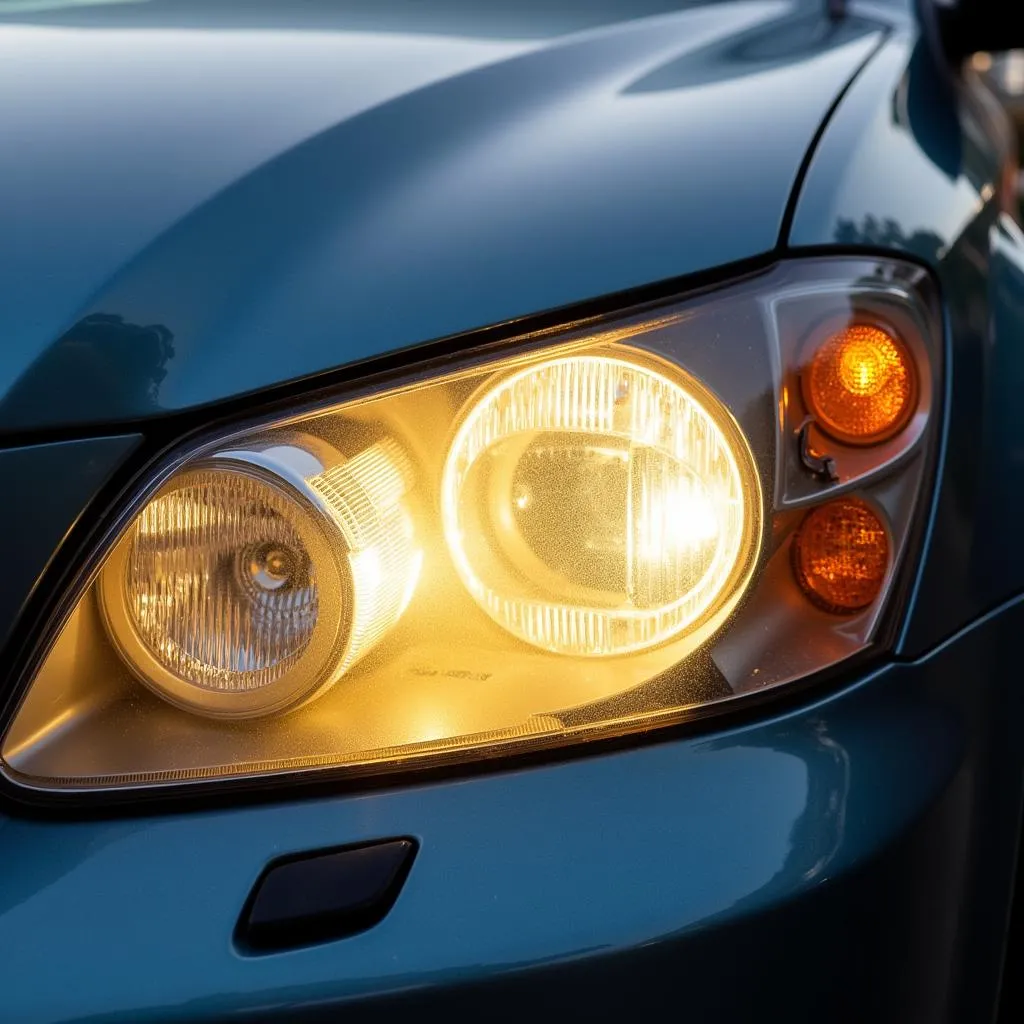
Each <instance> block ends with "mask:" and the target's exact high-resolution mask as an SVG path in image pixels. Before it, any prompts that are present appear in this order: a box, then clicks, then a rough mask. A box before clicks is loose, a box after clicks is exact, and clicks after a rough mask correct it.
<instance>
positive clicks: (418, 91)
mask: <svg viewBox="0 0 1024 1024" xmlns="http://www.w3.org/2000/svg"><path fill="white" fill-rule="evenodd" d="M26 6H30V5H26ZM40 6H41V5H40ZM427 6H432V5H427ZM458 6H459V5H458V4H453V3H451V2H449V3H447V4H443V3H442V4H441V5H440V7H441V8H443V9H445V10H446V11H447V16H446V17H445V18H439V19H438V27H437V28H435V29H434V30H433V32H431V31H428V29H430V26H429V25H427V26H424V25H423V24H422V23H421V22H422V20H423V18H422V12H423V11H424V9H425V7H424V5H417V4H405V5H404V6H403V5H402V4H400V3H398V2H397V0H387V2H383V0H382V3H381V5H380V7H379V8H374V7H373V6H372V5H371V6H369V7H367V6H366V5H361V4H351V3H350V4H347V5H346V4H338V5H334V6H333V7H331V8H330V10H331V11H332V12H333V15H332V16H333V20H331V19H330V18H327V15H326V13H325V12H326V10H327V9H326V8H323V5H322V4H316V3H314V4H312V5H311V7H310V8H309V9H311V10H315V11H319V12H321V13H322V14H323V15H324V16H323V18H322V19H321V20H320V21H318V22H315V23H309V24H307V23H306V22H305V21H303V20H302V18H298V17H296V19H293V22H294V23H293V25H291V26H289V27H282V25H281V24H280V23H281V22H284V21H286V20H287V19H286V18H284V17H278V18H277V24H275V19H274V18H270V17H268V15H267V12H268V11H273V10H277V11H278V12H279V13H280V12H285V13H287V7H288V5H282V4H279V5H278V6H277V8H276V9H275V8H272V7H268V5H266V4H254V3H238V4H231V5H227V4H223V3H210V4H206V5H202V6H199V5H195V4H192V5H189V4H187V3H184V4H181V5H179V4H175V3H170V2H161V0H153V2H151V3H143V4H135V3H118V4H111V5H107V6H95V7H85V8H83V7H76V8H74V9H72V10H71V11H70V12H64V13H62V12H60V11H58V12H57V13H54V14H52V15H47V14H45V13H44V14H38V13H36V14H29V13H26V14H23V15H20V16H17V15H11V16H9V17H6V18H0V134H2V137H3V139H4V145H3V147H2V148H0V339H2V343H0V432H2V433H7V434H10V433H12V432H16V431H19V430H25V429H33V428H51V427H58V426H62V427H68V426H77V425H85V424H101V423H102V424H106V423H114V422H117V421H122V420H132V419H138V418H143V417H147V416H151V415H156V414H160V413H165V412H172V411H178V410H183V409H187V408H190V407H194V406H197V405H202V404H205V403H210V402H215V401H218V400H221V399H225V398H228V397H231V396H237V395H241V394H244V393H247V392H250V391H254V390H258V389H261V388H266V387H268V386H272V385H275V384H279V383H282V382H284V381H287V380H291V379H295V378H300V377H305V376H309V375H312V374H316V373H320V372H322V371H325V370H329V369H332V368H335V367H338V366H342V365H344V364H348V363H353V362H356V361H360V360H364V359H367V358H370V357H373V356H377V355H380V354H382V353H385V352H389V351H393V350H396V349H401V348H405V347H407V346H411V345H415V344H418V343H421V342H424V341H429V340H431V339H436V338H440V337H444V336H448V335H452V334H456V333H460V332H464V331H467V330H471V329H473V328H477V327H481V326H485V325H488V324H494V323H500V322H504V321H508V320H511V319H515V318H519V317H522V316H525V315H529V314H531V313H535V312H539V311H543V310H548V309H554V308H557V307H561V306H565V305H569V304H573V303H577V302H580V301H583V300H586V299H590V298H594V297H597V296H601V295H605V294H609V293H613V292H617V291H621V290H624V289H628V288H631V287H634V286H639V285H643V284H648V283H651V282H656V281H659V280H665V279H669V278H673V277H677V276H680V275H684V274H689V273H691V272H695V271H700V270H704V269H708V268H711V267H715V266H719V265H722V264H727V263H730V262H733V261H736V260H740V259H744V258H747V257H753V256H757V255H759V254H762V253H765V252H768V251H770V250H771V249H773V248H774V246H775V245H776V241H777V239H778V235H779V228H780V224H781V221H782V217H783V212H784V210H785V206H786V203H787V200H788V198H789V195H790V192H791V190H792V188H793V185H794V182H795V179H796V176H797V171H798V168H799V165H800V162H801V160H802V158H803V156H804V154H805V152H806V150H807V147H808V145H809V143H810V140H811V139H812V137H813V135H814V133H815V131H816V129H817V128H818V126H819V125H820V123H821V121H822V119H823V117H824V116H825V113H826V111H827V109H828V107H829V105H830V103H831V102H832V100H833V99H834V97H835V96H836V94H837V93H838V91H839V90H840V89H841V88H842V87H843V85H844V84H845V83H846V82H847V81H848V80H849V79H850V77H851V76H852V75H853V74H854V73H855V72H856V69H857V68H858V67H859V66H860V65H861V63H862V62H863V61H864V60H865V59H866V58H867V56H868V55H869V54H870V52H871V50H872V48H873V47H874V46H876V45H877V43H878V41H879V39H880V35H881V30H880V29H878V28H877V27H876V26H873V25H870V24H868V23H866V22H863V21H859V20H857V19H847V20H846V21H845V22H842V23H840V24H838V25H832V24H830V23H828V22H827V21H826V20H825V19H824V17H823V16H822V13H821V12H822V11H823V10H824V4H822V3H818V2H816V3H814V4H813V5H812V6H808V5H806V4H802V3H800V2H798V0H750V2H747V0H741V2H732V3H720V4H717V3H716V4H705V5H698V6H691V7H688V8H686V9H684V10H681V11H676V12H674V13H658V14H654V15H651V16H647V17H640V18H634V19H633V20H622V19H623V18H627V17H628V15H626V14H617V13H616V10H617V8H623V9H629V10H632V11H637V10H639V11H640V12H641V13H649V11H646V8H647V7H650V9H651V10H658V9H663V8H664V7H665V6H666V4H665V3H660V4H659V3H647V4H645V3H643V2H638V3H635V4H628V3H625V2H622V3H618V4H616V3H604V4H599V5H597V8H598V9H599V10H600V11H601V12H603V14H602V16H601V17H597V18H591V19H590V20H589V21H587V20H586V19H583V20H581V21H578V22H573V20H572V18H571V17H568V15H567V16H566V18H564V19H562V22H561V23H558V19H553V18H551V17H550V12H551V11H552V10H556V11H557V10H560V9H561V5H558V4H554V3H552V4H548V5H546V6H545V5H531V4H530V3H527V2H525V0H523V2H521V3H519V4H518V5H515V4H512V5H510V4H505V5H504V6H506V7H510V9H511V10H512V11H513V12H514V11H516V10H519V11H528V10H529V9H530V7H531V6H537V10H538V12H539V11H543V10H546V11H547V12H548V15H549V17H547V18H546V20H545V19H541V18H540V15H539V14H538V19H539V20H538V22H537V23H536V24H533V23H530V22H528V21H524V20H523V18H520V19H519V21H518V22H517V21H516V20H515V19H512V20H511V21H507V22H502V23H500V24H498V23H495V24H489V25H483V26H479V25H472V24H470V23H469V20H468V15H467V19H465V20H464V22H460V21H459V19H458V18H457V17H456V16H455V14H453V13H452V11H453V10H455V13H456V14H457V13H458V12H457V10H456V8H458ZM464 6H466V10H467V11H469V10H471V9H472V5H464ZM483 6H484V7H486V6H487V5H483ZM498 6H499V7H501V6H502V5H500V4H499V5H498ZM577 6H579V5H577ZM566 7H567V9H568V10H571V9H573V5H571V4H568V5H566ZM350 8H351V11H350ZM357 9H358V10H357ZM584 9H585V7H580V10H584ZM375 10H376V12H377V15H379V16H377V17H376V20H374V17H372V16H371V14H368V13H367V12H368V11H369V12H371V13H372V12H373V11H375ZM403 10H406V11H408V12H416V18H415V19H414V18H413V15H412V14H409V15H408V19H407V20H408V24H406V22H403V20H402V11H403ZM190 11H191V12H192V13H191V14H190V13H189V12H190ZM352 11H356V13H358V12H359V11H362V15H361V16H360V17H356V16H355V14H352V16H351V17H349V18H348V19H347V20H346V14H351V13H352ZM381 12H387V14H388V15H389V17H387V18H385V17H383V15H382V14H381ZM307 13H308V11H307ZM17 17H20V18H21V19H22V20H20V21H15V20H14V19H15V18H17ZM617 18H618V19H619V20H616V19H617ZM25 19H33V20H31V21H30V20H25ZM193 19H194V20H193ZM416 19H418V20H416ZM477 20H480V19H479V18H478V19H477ZM563 30H564V31H563Z"/></svg>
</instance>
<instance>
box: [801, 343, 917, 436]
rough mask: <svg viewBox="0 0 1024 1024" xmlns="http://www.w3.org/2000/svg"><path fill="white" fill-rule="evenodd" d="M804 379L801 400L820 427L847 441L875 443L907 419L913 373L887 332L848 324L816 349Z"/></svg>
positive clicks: (913, 392) (899, 345)
mask: <svg viewBox="0 0 1024 1024" xmlns="http://www.w3.org/2000/svg"><path fill="white" fill-rule="evenodd" d="M803 384H804V399H805V401H806V402H807V405H808V406H809V408H810V411H811V412H812V413H813V414H814V416H815V417H816V418H817V421H818V425H819V426H820V427H821V429H822V430H824V431H826V432H827V433H828V434H831V435H832V437H834V438H835V439H836V440H838V441H845V442H846V443H847V444H877V443H878V442H879V441H884V440H886V439H887V438H890V437H892V436H893V435H894V434H896V433H898V432H899V431H900V430H901V429H902V428H903V427H904V426H905V425H906V423H907V420H908V419H909V418H910V414H911V413H912V412H913V408H914V400H915V397H916V394H917V372H916V369H915V366H914V362H913V360H912V358H911V356H910V353H909V352H908V351H907V348H906V346H905V345H904V344H903V342H901V341H900V340H899V338H897V337H896V335H895V334H893V333H892V332H891V331H888V330H886V329H884V328H882V327H877V326H874V325H872V324H852V325H851V326H849V327H846V328H844V329H843V330H841V331H837V332H836V333H835V334H833V335H832V336H831V337H829V338H828V339H827V340H826V341H825V343H824V344H823V345H822V346H821V347H820V348H819V349H818V351H817V352H815V354H814V357H813V358H812V359H811V363H810V366H809V367H808V368H807V370H806V372H805V373H804V375H803Z"/></svg>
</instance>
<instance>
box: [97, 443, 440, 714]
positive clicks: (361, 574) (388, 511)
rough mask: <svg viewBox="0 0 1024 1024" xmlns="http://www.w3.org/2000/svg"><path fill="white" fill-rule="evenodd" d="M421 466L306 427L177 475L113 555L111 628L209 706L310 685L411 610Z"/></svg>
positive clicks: (309, 691) (129, 653) (108, 575)
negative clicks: (297, 434)
mask: <svg viewBox="0 0 1024 1024" xmlns="http://www.w3.org/2000/svg"><path fill="white" fill-rule="evenodd" d="M409 486H410V480H409V471H408V468H407V465H406V462H405V459H404V456H403V455H402V453H401V451H400V450H399V449H398V447H397V445H395V444H393V443H390V442H385V443H381V444H377V445H374V446H372V447H370V448H367V449H366V450H365V451H363V452H361V453H360V454H358V455H356V456H355V457H354V458H351V459H344V458H342V457H341V456H340V455H339V454H338V453H337V452H336V451H334V449H333V448H331V447H330V446H329V445H327V444H325V443H324V442H322V441H320V440H318V439H315V438H311V437H302V438H297V439H296V440H295V441H294V442H291V443H280V442H278V443H272V444H271V443H268V444H267V445H266V446H264V447H260V446H258V445H254V446H251V447H249V448H247V449H246V450H236V451H222V452H217V453H216V454H214V455H211V456H209V457H207V458H205V459H203V460H202V461H201V462H199V463H198V464H197V465H196V466H195V467H193V468H189V469H188V470H185V471H183V472H181V473H179V474H178V475H176V476H175V477H173V478H172V479H171V480H170V481H168V483H167V484H166V485H165V486H164V487H163V489H162V490H161V491H160V492H159V493H158V494H157V495H156V496H155V497H154V498H153V499H152V500H151V501H150V502H149V503H148V504H147V505H146V506H145V508H143V510H142V511H141V512H140V513H139V515H138V517H137V518H136V521H135V523H134V524H133V526H132V527H131V528H130V529H129V532H128V534H127V536H126V537H125V538H124V539H123V540H122V542H121V544H120V545H119V547H118V549H117V551H116V552H115V554H114V556H112V558H111V560H110V561H109V562H108V564H107V565H106V567H105V568H104V571H103V575H102V577H101V585H100V595H101V604H102V609H103V613H104V617H105V619H106V622H107V627H108V630H109V632H110V635H111V636H112V637H113V639H114V641H115V643H116V644H117V645H118V646H119V648H120V649H121V651H122V653H123V655H124V657H125V659H126V661H127V662H128V664H129V665H131V666H132V668H133V669H134V670H135V672H136V673H137V674H138V676H139V678H140V679H142V680H143V681H144V682H146V683H147V685H149V686H150V687H151V688H152V689H154V690H155V691H156V692H157V693H159V694H160V695H161V696H162V697H164V698H165V699H167V700H169V701H171V702H172V703H174V704H177V705H179V706H181V707H184V708H187V709H188V710H191V711H197V712H200V713H203V714H208V715H213V716H220V717H239V718H242V717H251V716H254V715H262V714H269V713H271V712H274V711H280V710H284V709H286V708H289V707H292V706H294V705H296V704H298V703H301V702H303V701H305V700H308V699H310V698H311V697H313V696H315V695H316V694H317V693H319V692H321V691H322V690H323V689H325V688H326V687H327V686H329V685H330V684H331V683H333V682H334V681H336V680H337V679H338V678H339V677H340V676H341V675H343V674H344V673H345V672H346V671H347V670H348V669H349V668H351V666H352V665H354V664H355V663H356V662H357V661H358V660H359V658H361V657H362V656H363V655H364V654H366V652H367V651H369V650H370V649H371V648H372V647H373V645H374V644H375V643H376V642H377V641H378V640H379V639H380V638H381V637H382V636H383V635H384V634H385V633H386V632H387V631H388V630H389V629H390V628H391V627H392V626H393V625H394V624H395V623H396V622H397V621H398V618H399V616H400V615H401V614H402V611H403V610H404V609H405V606H406V605H407V603H408V601H409V598H410V597H411V594H412V590H413V587H414V586H415V583H416V579H417V577H418V573H419V567H420V560H421V553H420V551H419V549H418V548H417V546H416V544H415V539H414V536H413V530H412V522H411V519H410V517H409V514H408V512H407V510H406V508H405V496H406V492H407V491H408V489H409Z"/></svg>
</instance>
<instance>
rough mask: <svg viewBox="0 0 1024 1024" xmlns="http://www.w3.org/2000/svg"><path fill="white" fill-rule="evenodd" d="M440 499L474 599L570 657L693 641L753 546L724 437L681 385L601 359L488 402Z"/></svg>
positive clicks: (459, 445) (517, 380) (475, 416)
mask: <svg viewBox="0 0 1024 1024" xmlns="http://www.w3.org/2000/svg"><path fill="white" fill-rule="evenodd" d="M748 475H752V473H749V472H748ZM444 500H445V504H446V529H447V530H448V536H449V543H450V544H451V545H452V548H453V554H454V555H455V560H456V564H457V566H458V567H459V569H460V573H461V574H462V576H463V579H464V581H465V582H466V583H467V585H468V587H469V589H470V590H471V592H472V593H473V594H474V596H476V597H477V599H478V600H480V602H481V603H482V604H483V606H484V607H485V608H486V610H487V611H488V612H489V613H490V614H491V615H492V616H493V617H494V618H495V619H496V620H497V621H499V622H500V623H501V624H502V625H504V626H505V627H506V628H507V629H509V630H510V631H512V632H514V633H516V634H517V635H519V636H521V637H523V638H524V639H526V640H529V641H530V642H531V643H534V644H537V645H538V646H542V647H546V648H549V649H552V650H557V651H563V652H566V653H580V654H607V653H616V652H620V651H627V650H635V649H638V648H642V647H646V646H649V645H651V644H654V643H659V642H661V641H663V640H665V639H667V638H668V637H670V636H672V635H675V634H677V633H679V632H681V631H682V630H685V629H686V628H687V627H689V626H691V625H693V624H694V623H696V622H697V621H698V620H701V619H702V618H703V617H704V616H706V614H707V613H708V612H709V610H711V609H712V608H713V607H714V606H715V604H716V602H717V601H718V600H719V598H721V597H722V595H723V594H724V593H725V592H726V590H727V589H728V587H729V584H730V582H731V581H733V579H734V576H735V573H736V571H737V568H738V567H739V566H740V565H741V564H742V563H743V562H744V560H745V556H746V555H747V554H748V553H749V552H748V550H747V549H748V548H749V546H750V544H751V542H752V541H751V537H752V531H751V530H750V529H748V528H747V527H748V524H747V523H746V521H745V517H746V516H747V515H748V503H747V502H746V499H745V491H744V479H743V476H742V474H741V471H740V468H739V465H738V464H737V458H736V453H735V452H734V450H733V447H732V445H731V444H730V440H729V438H728V436H727V434H726V432H725V431H724V430H723V429H722V427H721V425H720V424H719V423H718V422H716V420H715V419H714V418H713V416H712V415H711V414H710V413H709V412H708V411H707V409H706V408H705V407H704V405H702V404H701V402H700V401H699V400H698V399H697V397H696V396H695V395H693V394H690V393H689V392H687V391H686V390H685V389H684V388H682V387H681V386H680V385H678V384H676V383H675V382H674V381H672V380H669V379H668V378H666V377H664V376H662V375H661V374H659V373H657V372H655V371H654V370H651V369H648V368H646V367H643V366H639V365H634V364H632V363H629V362H626V361H624V360H620V359H612V358H608V357H602V356H576V357H570V358H566V359H561V360H557V361H553V362H551V363H548V364H546V365H543V366H540V367H537V368H534V369H531V370H528V371H525V372H522V373H520V374H517V375H516V376H514V377H512V378H510V379H509V380H507V381H505V382H504V383H502V384H500V385H499V386H498V387H497V388H495V389H494V390H493V391H492V392H490V393H489V394H487V395H486V396H485V397H484V398H483V399H482V400H481V401H480V402H479V403H478V405H477V406H476V407H475V408H474V409H473V410H472V411H471V413H470V415H469V417H468V418H467V420H466V422H465V424H464V426H463V428H462V430H461V431H460V434H459V436H458V438H457V439H456V444H455V446H454V448H453V452H452V456H451V458H450V459H449V464H448V470H447V476H446V485H445V495H444Z"/></svg>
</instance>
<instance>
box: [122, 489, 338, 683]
mask: <svg viewBox="0 0 1024 1024" xmlns="http://www.w3.org/2000/svg"><path fill="white" fill-rule="evenodd" d="M295 514H296V509H295V505H294V503H293V502H290V501H288V499H287V498H285V497H284V496H282V495H280V494H279V493H278V492H277V491H276V490H275V489H274V488H273V487H271V486H269V485H268V484H266V483H263V482H262V481H260V480H258V479H254V478H252V477H250V476H246V475H243V474H241V473H235V472H217V471H199V472H196V473H194V474H190V475H189V477H188V479H187V481H185V482H183V483H182V485H181V486H179V487H175V488H174V489H173V490H170V491H167V492H166V493H164V494H162V495H160V496H158V497H157V498H155V499H154V500H153V501H151V502H150V503H149V504H148V505H147V506H146V507H145V508H144V509H143V511H142V512H141V513H140V515H139V518H138V520H137V521H136V524H135V526H134V528H133V531H132V535H131V544H130V549H129V553H128V558H127V566H126V573H125V587H126V590H127V594H126V596H127V602H126V604H127V608H128V612H129V615H130V616H131V618H132V620H133V622H134V625H135V629H136V631H137V633H138V635H139V637H140V639H141V640H142V641H143V642H144V643H145V644H146V645H147V646H148V647H149V649H150V651H151V652H152V653H153V655H154V656H155V657H156V658H157V660H158V661H159V662H160V663H161V664H162V665H163V666H164V667H165V668H166V669H168V670H169V671H170V672H173V673H174V674H175V675H176V676H178V677H180V678H182V679H184V680H187V681H188V682H190V683H192V684H193V685H195V686H198V687H201V688H204V689H210V690H221V691H247V690H254V689H258V688H260V687H264V686H268V685H270V684H271V683H273V682H275V681H276V680H277V679H279V678H280V677H281V676H282V675H284V673H285V672H287V671H288V670H289V669H290V668H291V667H292V666H293V665H294V664H295V662H296V661H298V660H299V659H300V658H301V657H302V655H303V652H304V651H305V650H306V648H307V646H308V645H309V642H310V640H311V638H312V636H313V629H314V627H315V625H316V620H317V605H318V601H317V582H316V577H315V574H314V571H313V566H312V563H311V559H310V555H309V552H308V551H307V550H306V547H305V545H304V544H303V542H302V538H301V537H300V536H299V533H298V531H297V530H296V529H295V527H294V526H293V525H292V521H293V519H294V516H295Z"/></svg>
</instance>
